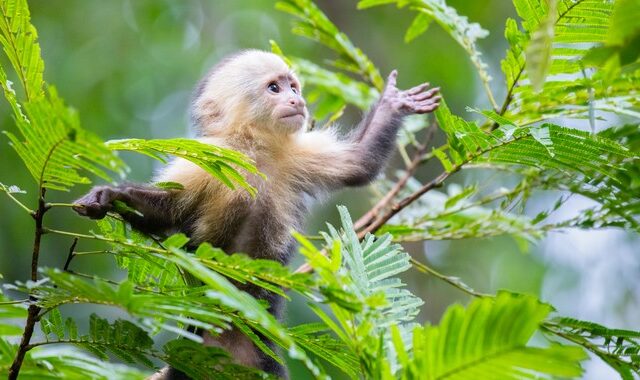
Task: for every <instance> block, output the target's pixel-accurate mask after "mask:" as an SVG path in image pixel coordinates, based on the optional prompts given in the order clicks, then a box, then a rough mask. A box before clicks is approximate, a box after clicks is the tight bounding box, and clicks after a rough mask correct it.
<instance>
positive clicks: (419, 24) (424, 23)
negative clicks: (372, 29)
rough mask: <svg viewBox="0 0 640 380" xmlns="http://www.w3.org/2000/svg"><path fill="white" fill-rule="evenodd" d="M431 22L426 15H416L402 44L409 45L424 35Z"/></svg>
mask: <svg viewBox="0 0 640 380" xmlns="http://www.w3.org/2000/svg"><path fill="white" fill-rule="evenodd" d="M361 3H362V2H360V4H361ZM358 6H359V4H358ZM431 21H433V19H432V18H431V17H430V16H429V15H428V14H426V13H418V15H417V16H416V17H415V18H414V19H413V21H412V22H411V25H410V26H409V29H407V32H406V33H405V35H404V42H406V43H409V42H411V41H413V40H414V39H416V38H417V37H418V36H420V35H422V34H424V32H426V31H427V29H428V28H429V24H431Z"/></svg>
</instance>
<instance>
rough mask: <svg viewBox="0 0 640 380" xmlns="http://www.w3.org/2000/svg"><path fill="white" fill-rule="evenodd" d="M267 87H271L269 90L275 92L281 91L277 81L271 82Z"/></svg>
mask: <svg viewBox="0 0 640 380" xmlns="http://www.w3.org/2000/svg"><path fill="white" fill-rule="evenodd" d="M267 88H268V89H269V91H271V92H273V93H275V94H277V93H279V92H280V86H278V85H277V84H276V83H275V82H271V83H269V86H267Z"/></svg>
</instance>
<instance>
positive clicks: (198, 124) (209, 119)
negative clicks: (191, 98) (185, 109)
mask: <svg viewBox="0 0 640 380" xmlns="http://www.w3.org/2000/svg"><path fill="white" fill-rule="evenodd" d="M221 119H222V109H221V108H220V106H218V104H217V103H216V102H215V101H214V100H213V99H203V100H201V101H197V102H195V103H194V104H193V112H192V114H191V122H192V123H193V127H194V128H195V130H196V132H198V133H199V134H204V132H206V130H207V129H208V128H210V127H212V126H213V125H214V124H215V123H217V122H219V121H220V120H221Z"/></svg>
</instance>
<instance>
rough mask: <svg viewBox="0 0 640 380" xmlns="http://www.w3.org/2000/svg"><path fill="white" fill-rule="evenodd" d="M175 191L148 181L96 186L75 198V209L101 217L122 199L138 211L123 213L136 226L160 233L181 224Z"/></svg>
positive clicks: (79, 212)
mask: <svg viewBox="0 0 640 380" xmlns="http://www.w3.org/2000/svg"><path fill="white" fill-rule="evenodd" d="M176 194H177V192H176V191H171V190H162V189H158V188H155V187H152V186H148V185H134V184H131V185H120V186H116V187H110V186H96V187H94V188H93V189H91V191H90V192H89V193H87V194H86V195H85V196H84V197H82V198H80V199H78V200H77V201H76V202H75V203H76V204H77V206H75V207H74V210H75V211H76V212H77V213H78V214H80V215H83V216H88V217H90V218H91V219H102V218H104V217H105V215H106V214H107V212H109V211H113V210H114V208H115V206H114V202H115V201H121V202H124V203H126V204H127V205H128V206H130V207H131V208H133V209H135V210H136V211H137V213H136V212H122V213H121V215H122V217H123V218H124V219H125V220H126V221H127V222H129V223H131V225H132V226H133V227H134V228H135V229H137V230H140V231H143V232H147V233H158V232H161V231H164V230H167V229H169V228H171V227H174V226H176V225H179V221H178V220H177V219H179V213H178V207H177V203H176Z"/></svg>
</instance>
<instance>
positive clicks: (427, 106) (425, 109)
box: [414, 96, 440, 114]
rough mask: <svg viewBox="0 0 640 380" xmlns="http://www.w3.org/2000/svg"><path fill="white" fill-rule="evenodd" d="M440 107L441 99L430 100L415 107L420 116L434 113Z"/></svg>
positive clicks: (437, 97)
mask: <svg viewBox="0 0 640 380" xmlns="http://www.w3.org/2000/svg"><path fill="white" fill-rule="evenodd" d="M439 106H440V97H439V96H436V97H435V98H433V99H428V100H425V101H423V102H420V103H417V104H416V105H415V108H414V111H415V113H418V114H423V113H429V112H433V111H435V110H436V108H438V107H439Z"/></svg>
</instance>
